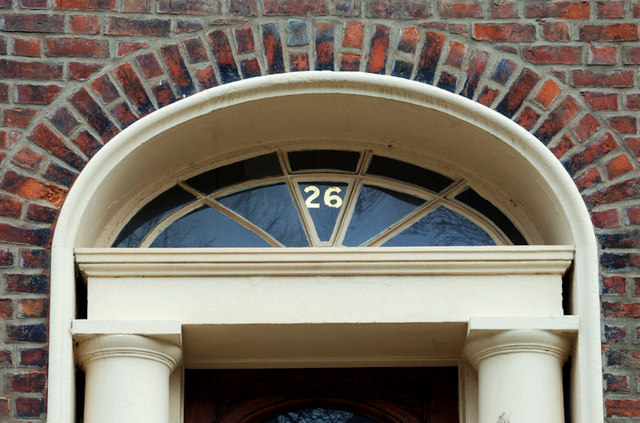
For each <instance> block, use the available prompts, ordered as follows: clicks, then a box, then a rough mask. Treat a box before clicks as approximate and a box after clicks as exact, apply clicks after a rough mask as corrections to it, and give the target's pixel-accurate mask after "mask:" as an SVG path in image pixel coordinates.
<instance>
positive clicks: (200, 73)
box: [196, 66, 218, 89]
mask: <svg viewBox="0 0 640 423" xmlns="http://www.w3.org/2000/svg"><path fill="white" fill-rule="evenodd" d="M196 79H197V80H198V84H199V85H200V88H201V89H207V88H211V87H215V86H216V85H218V81H216V75H215V73H214V72H213V66H207V67H206V68H204V69H196Z"/></svg>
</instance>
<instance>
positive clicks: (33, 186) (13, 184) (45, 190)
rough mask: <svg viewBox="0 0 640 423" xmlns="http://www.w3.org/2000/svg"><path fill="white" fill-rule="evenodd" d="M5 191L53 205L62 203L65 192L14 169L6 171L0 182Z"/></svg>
mask: <svg viewBox="0 0 640 423" xmlns="http://www.w3.org/2000/svg"><path fill="white" fill-rule="evenodd" d="M0 187H1V188H3V189H4V190H5V191H8V192H11V193H13V194H16V195H19V196H21V197H23V198H29V199H40V200H45V201H46V202H48V203H50V204H52V205H54V206H60V205H62V201H63V200H64V196H65V194H66V192H65V191H64V190H62V189H60V188H58V187H56V186H54V185H49V184H45V183H43V182H41V181H39V180H37V179H35V178H31V177H27V176H22V175H19V174H17V173H16V172H14V171H7V172H6V173H5V175H4V177H3V179H2V182H0Z"/></svg>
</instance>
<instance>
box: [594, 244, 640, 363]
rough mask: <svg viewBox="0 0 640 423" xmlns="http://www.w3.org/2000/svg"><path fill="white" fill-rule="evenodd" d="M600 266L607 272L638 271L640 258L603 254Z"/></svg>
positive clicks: (627, 255) (632, 255) (629, 255)
mask: <svg viewBox="0 0 640 423" xmlns="http://www.w3.org/2000/svg"><path fill="white" fill-rule="evenodd" d="M600 264H601V265H602V267H603V268H604V269H605V270H609V271H616V272H618V271H624V270H632V269H635V270H638V269H640V256H638V255H635V254H616V253H603V254H602V255H601V257H600ZM638 353H640V351H638Z"/></svg>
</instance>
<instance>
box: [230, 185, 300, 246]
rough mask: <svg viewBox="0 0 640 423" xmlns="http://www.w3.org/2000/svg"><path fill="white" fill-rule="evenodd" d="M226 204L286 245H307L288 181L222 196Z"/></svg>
mask: <svg viewBox="0 0 640 423" xmlns="http://www.w3.org/2000/svg"><path fill="white" fill-rule="evenodd" d="M218 201H219V202H220V203H222V204H223V205H224V206H226V207H228V208H229V209H231V210H233V211H234V212H236V213H238V214H239V215H240V216H242V217H244V218H245V219H247V220H248V221H249V222H251V223H253V224H254V225H256V226H257V227H259V228H260V229H262V230H263V231H265V232H267V233H268V234H270V235H271V236H273V237H274V238H275V239H277V240H278V241H280V243H282V245H284V246H285V247H308V246H309V242H308V241H307V236H306V234H305V233H304V229H303V227H302V223H301V222H300V216H299V214H298V210H297V209H296V206H295V204H294V203H293V199H292V198H291V193H290V192H289V188H288V187H287V185H286V184H276V185H268V186H263V187H258V188H253V189H247V190H244V191H241V192H238V193H236V194H232V195H229V196H227V197H223V198H219V199H218Z"/></svg>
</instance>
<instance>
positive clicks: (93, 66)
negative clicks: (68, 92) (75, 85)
mask: <svg viewBox="0 0 640 423" xmlns="http://www.w3.org/2000/svg"><path fill="white" fill-rule="evenodd" d="M104 65H105V64H104V63H82V62H69V78H70V79H72V80H75V81H86V80H88V79H89V78H91V76H92V75H93V74H94V73H96V72H99V71H100V70H102V68H103V67H104Z"/></svg>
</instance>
